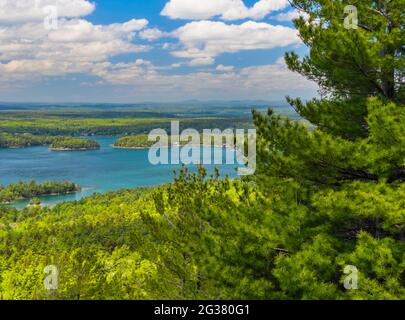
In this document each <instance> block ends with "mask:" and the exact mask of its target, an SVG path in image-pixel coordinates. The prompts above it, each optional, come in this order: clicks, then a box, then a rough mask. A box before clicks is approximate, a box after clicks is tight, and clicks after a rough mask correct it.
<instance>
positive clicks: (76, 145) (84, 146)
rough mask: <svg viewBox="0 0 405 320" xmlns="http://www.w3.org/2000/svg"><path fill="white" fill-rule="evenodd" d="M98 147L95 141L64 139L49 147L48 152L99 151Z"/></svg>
mask: <svg viewBox="0 0 405 320" xmlns="http://www.w3.org/2000/svg"><path fill="white" fill-rule="evenodd" d="M99 148H100V145H99V143H98V142H97V141H95V140H92V139H82V138H65V139H62V140H57V141H55V142H53V143H52V144H51V145H50V146H49V150H53V151H58V150H72V151H75V150H95V149H99Z"/></svg>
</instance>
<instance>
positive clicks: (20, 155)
mask: <svg viewBox="0 0 405 320" xmlns="http://www.w3.org/2000/svg"><path fill="white" fill-rule="evenodd" d="M95 140H97V141H98V142H99V143H100V145H101V149H100V150H96V151H78V152H69V151H66V152H65V151H60V152H55V151H49V150H48V148H47V147H31V148H26V149H0V184H1V185H6V184H10V183H13V182H17V181H29V180H36V181H37V182H45V181H65V180H68V181H72V182H74V183H77V184H79V185H80V186H81V187H82V188H83V190H82V191H81V192H78V193H75V194H69V195H63V196H47V197H42V198H41V200H42V204H43V205H55V204H57V203H61V202H66V201H75V200H80V199H81V198H83V197H87V196H90V195H92V194H93V193H105V192H109V191H116V190H119V189H125V188H135V187H145V186H155V185H159V184H163V183H167V182H171V181H173V177H174V174H173V170H175V169H179V168H180V165H157V166H154V165H152V164H150V163H149V160H148V153H149V150H123V149H114V148H112V147H111V145H112V144H113V143H114V141H115V140H116V137H100V138H96V139H95ZM203 151H204V148H203ZM225 153H226V151H223V156H224V157H225ZM224 163H225V161H224ZM216 166H217V167H218V168H219V169H220V172H221V176H225V175H226V174H228V175H229V176H231V177H235V176H236V172H235V168H236V167H237V166H236V165H216ZM206 168H207V169H208V171H209V172H212V171H213V170H214V168H215V166H214V165H210V166H206ZM190 169H191V170H196V168H195V167H190ZM27 204H28V201H19V202H17V203H15V204H13V206H14V207H17V208H23V207H25V206H26V205H27Z"/></svg>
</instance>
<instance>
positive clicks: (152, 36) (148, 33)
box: [139, 28, 166, 41]
mask: <svg viewBox="0 0 405 320" xmlns="http://www.w3.org/2000/svg"><path fill="white" fill-rule="evenodd" d="M165 35H166V34H165V33H164V32H162V31H161V30H159V29H157V28H153V29H146V30H143V31H141V32H140V33H139V36H140V37H141V39H144V40H148V41H154V40H157V39H160V38H162V37H164V36H165Z"/></svg>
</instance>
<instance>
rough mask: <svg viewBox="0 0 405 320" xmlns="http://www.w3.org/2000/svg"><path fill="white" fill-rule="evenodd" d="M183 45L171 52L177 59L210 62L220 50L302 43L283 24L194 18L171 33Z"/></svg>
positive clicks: (293, 31)
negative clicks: (195, 19) (227, 21)
mask: <svg viewBox="0 0 405 320" xmlns="http://www.w3.org/2000/svg"><path fill="white" fill-rule="evenodd" d="M172 36H173V37H176V38H178V39H179V40H180V42H181V43H182V45H183V48H182V49H181V50H177V51H173V52H172V54H173V55H174V56H175V57H178V58H189V59H192V62H191V63H192V64H198V65H202V64H203V63H204V61H205V62H206V63H205V64H212V63H213V62H214V58H215V57H216V56H218V55H220V54H222V53H226V52H227V53H234V52H239V51H242V50H256V49H272V48H276V47H285V46H289V45H293V44H299V43H301V40H300V39H299V37H298V35H297V31H296V30H295V29H292V28H288V27H284V26H274V25H271V24H268V23H258V22H254V21H248V22H245V23H243V24H240V25H236V24H225V23H223V22H218V21H195V22H190V23H188V24H186V25H184V26H183V27H180V28H179V29H177V30H176V31H174V32H173V33H172Z"/></svg>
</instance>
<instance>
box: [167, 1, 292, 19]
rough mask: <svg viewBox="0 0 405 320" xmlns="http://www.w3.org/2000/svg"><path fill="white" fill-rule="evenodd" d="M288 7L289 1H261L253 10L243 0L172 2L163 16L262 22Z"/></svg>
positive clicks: (168, 4)
mask: <svg viewBox="0 0 405 320" xmlns="http://www.w3.org/2000/svg"><path fill="white" fill-rule="evenodd" d="M288 5H289V2H288V1H287V0H259V1H257V2H256V3H255V4H254V6H253V7H251V8H248V7H246V5H245V4H244V2H243V1H242V0H200V1H196V0H170V1H169V2H168V3H166V5H165V7H164V8H163V10H162V12H161V14H162V15H164V16H167V17H170V18H172V19H189V20H201V19H210V18H213V17H217V16H219V17H220V18H221V19H223V20H240V19H254V20H260V19H263V18H264V17H266V16H267V15H268V14H269V13H271V12H273V11H277V10H282V9H284V8H286V7H287V6H288Z"/></svg>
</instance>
